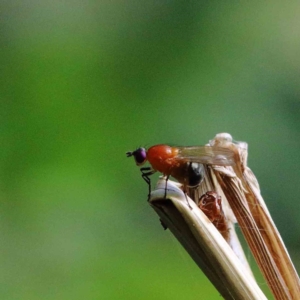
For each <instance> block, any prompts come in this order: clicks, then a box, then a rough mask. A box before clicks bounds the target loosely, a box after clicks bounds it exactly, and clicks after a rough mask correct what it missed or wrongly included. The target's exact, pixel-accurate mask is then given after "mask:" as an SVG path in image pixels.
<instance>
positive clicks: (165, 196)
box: [164, 175, 170, 199]
mask: <svg viewBox="0 0 300 300" xmlns="http://www.w3.org/2000/svg"><path fill="white" fill-rule="evenodd" d="M169 177H170V175H168V176H167V177H166V186H165V195H164V199H166V198H167V188H168V180H169Z"/></svg>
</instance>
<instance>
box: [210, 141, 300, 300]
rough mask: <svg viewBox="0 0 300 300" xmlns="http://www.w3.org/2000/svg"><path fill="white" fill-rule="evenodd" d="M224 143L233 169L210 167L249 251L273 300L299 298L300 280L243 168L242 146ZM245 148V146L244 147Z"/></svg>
mask: <svg viewBox="0 0 300 300" xmlns="http://www.w3.org/2000/svg"><path fill="white" fill-rule="evenodd" d="M241 144H242V145H243V147H241V145H239V144H233V143H227V145H226V146H227V147H226V148H227V149H231V150H232V151H233V152H234V153H235V161H236V165H235V166H233V167H218V166H212V167H211V168H212V172H213V173H214V175H215V176H216V178H217V180H218V183H219V184H220V186H221V188H222V190H223V192H224V194H225V196H226V198H227V200H228V202H229V204H230V207H231V209H232V210H233V212H234V215H235V217H236V219H237V221H238V223H239V226H240V228H241V230H242V232H243V235H244V237H245V239H246V241H247V242H248V245H249V247H250V249H251V252H252V254H253V256H254V258H255V260H256V262H257V264H258V266H259V268H260V269H261V271H262V273H263V275H264V277H265V279H266V281H267V283H268V285H269V287H270V289H271V291H272V293H273V295H274V297H275V298H276V299H280V300H283V299H288V300H290V299H293V300H294V299H300V281H299V277H298V274H297V272H296V270H295V268H294V266H293V263H292V261H291V259H290V257H289V254H288V252H287V249H286V247H285V245H284V243H283V241H282V239H281V237H280V234H279V232H278V230H277V228H276V226H275V224H274V222H273V220H272V218H271V216H270V213H269V211H268V209H267V207H266V205H265V202H264V200H263V198H262V197H261V194H260V189H259V185H258V182H257V180H256V178H255V176H254V174H253V173H252V171H251V170H250V169H249V168H248V167H247V164H246V159H247V148H246V147H245V145H246V144H245V143H241ZM246 146H247V145H246Z"/></svg>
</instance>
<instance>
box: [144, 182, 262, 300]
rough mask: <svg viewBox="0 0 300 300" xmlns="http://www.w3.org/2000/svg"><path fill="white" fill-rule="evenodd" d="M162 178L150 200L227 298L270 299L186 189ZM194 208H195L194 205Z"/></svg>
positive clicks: (242, 299) (163, 220)
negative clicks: (190, 197)
mask: <svg viewBox="0 0 300 300" xmlns="http://www.w3.org/2000/svg"><path fill="white" fill-rule="evenodd" d="M165 186H166V183H165V180H164V179H161V180H160V181H159V183H158V187H157V189H156V190H155V191H153V192H152V193H151V199H150V204H151V206H152V207H153V208H154V210H155V211H156V212H157V213H158V215H159V216H160V218H161V220H162V222H163V223H164V224H165V225H166V226H167V227H168V228H169V229H170V230H171V232H172V233H173V234H174V235H175V237H176V238H177V239H178V240H179V242H180V243H181V244H182V245H183V247H184V248H185V249H186V250H187V252H188V253H189V254H190V255H191V257H192V258H193V259H194V261H195V262H196V263H197V264H198V266H199V267H200V268H201V269H202V271H203V272H204V273H205V274H206V276H207V277H208V278H209V279H210V281H211V282H212V283H213V284H214V285H215V287H216V288H217V289H218V291H219V292H220V293H221V295H222V296H223V297H224V299H235V300H245V299H249V300H250V299H251V300H253V299H257V300H258V299H264V300H265V299H266V297H265V296H264V294H263V293H262V292H261V290H260V288H259V287H258V285H257V283H256V282H255V280H254V278H253V277H252V275H251V274H250V272H248V271H247V269H246V268H245V267H244V266H243V264H242V263H241V262H240V260H239V259H238V258H237V256H236V255H235V253H234V252H233V251H232V249H231V248H230V246H229V245H228V244H227V242H226V241H225V240H224V238H223V237H222V236H221V234H220V233H219V232H218V231H217V229H216V228H215V227H214V226H213V224H212V223H211V221H209V220H208V218H207V217H206V216H205V215H204V214H203V213H202V211H201V210H200V209H199V208H198V207H197V206H196V204H195V203H194V202H193V201H192V200H191V199H189V205H188V204H187V199H186V197H185V195H184V194H183V192H182V191H181V190H180V189H179V188H178V187H177V186H176V185H174V184H173V183H172V182H171V181H168V183H167V195H166V197H165ZM191 208H192V209H191Z"/></svg>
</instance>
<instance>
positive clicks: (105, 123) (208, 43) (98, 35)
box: [0, 0, 300, 300]
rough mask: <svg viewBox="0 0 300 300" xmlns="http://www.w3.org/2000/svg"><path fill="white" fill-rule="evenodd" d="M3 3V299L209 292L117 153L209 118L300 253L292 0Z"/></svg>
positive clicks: (299, 66) (205, 134)
mask: <svg viewBox="0 0 300 300" xmlns="http://www.w3.org/2000/svg"><path fill="white" fill-rule="evenodd" d="M0 5H1V21H0V22H1V31H0V46H1V47H0V53H1V55H0V72H1V76H0V82H1V90H0V97H1V98H0V99H1V109H0V116H1V127H0V129H1V135H0V139H1V147H0V161H1V165H0V187H1V190H0V191H1V201H0V226H1V227H0V251H1V254H0V260H1V263H0V265H1V268H0V282H1V284H0V298H1V299H7V300H19V299H22V300H23V299H30V300H35V299H38V300H40V299H43V300H48V299H49V300H52V299H53V300H54V299H55V300H57V299H62V300H64V299H72V300H75V299H92V300H93V299H101V300H102V299H103V300H106V299H151V300H152V299H170V300H171V299H172V300H173V299H174V300H176V299H178V300H179V299H185V300H189V299H220V296H219V294H218V292H217V291H216V290H215V289H214V288H213V286H212V285H211V284H210V283H209V281H208V280H207V279H206V278H205V277H204V276H203V274H202V273H201V271H199V269H197V267H196V265H195V264H194V263H193V261H192V260H191V259H190V258H189V257H188V256H187V255H186V254H185V252H184V251H183V250H182V249H181V246H180V245H178V243H177V241H175V239H174V238H173V237H172V236H171V234H170V233H169V232H168V231H163V230H162V227H161V225H160V223H159V221H158V217H157V216H156V214H155V213H154V211H153V210H152V209H151V208H150V207H149V205H148V204H147V202H146V198H147V186H146V184H145V182H144V181H143V180H142V179H141V177H140V173H139V170H138V168H137V167H136V166H135V165H134V162H133V160H132V159H127V158H126V156H125V152H126V151H129V150H134V149H135V148H136V147H137V146H146V147H147V146H151V145H153V144H157V143H170V144H173V145H174V144H175V145H202V144H204V143H207V142H208V140H209V139H211V138H213V137H214V136H215V134H216V133H219V132H229V133H231V134H232V135H233V137H234V138H235V139H236V140H244V141H247V142H248V143H249V166H250V167H251V168H252V170H253V171H254V173H255V174H256V176H257V178H258V180H259V182H260V185H261V189H262V194H263V196H264V198H265V201H266V203H267V205H268V207H269V209H270V211H271V214H272V215H273V218H274V220H275V223H276V224H277V226H278V228H279V231H280V232H281V234H282V237H283V239H284V241H285V242H286V245H287V247H288V249H289V251H290V254H291V257H292V259H293V261H294V263H295V265H296V268H297V269H298V270H299V269H300V239H299V236H300V219H299V211H300V201H299V199H298V198H299V197H298V195H300V185H299V180H300V175H299V165H300V154H299V150H300V139H299V137H300V134H299V129H300V116H299V112H300V84H299V79H300V78H299V76H300V55H299V53H300V18H299V14H300V3H299V1H289V2H283V1H254V2H253V1H251V2H245V3H241V2H238V1H162V0H157V1H153V0H151V1H133V0H129V1H107V0H104V1H92V0H90V1H57V0H54V1H53V0H52V1H37V0H30V1H28V0H25V1H20V0H17V1H5V0H3V1H1V4H0ZM251 265H252V266H253V267H254V268H255V263H254V262H253V261H252V262H251ZM258 276H259V275H258ZM258 278H259V279H258V281H259V284H260V286H261V287H262V288H263V289H264V291H266V290H267V288H266V284H265V282H264V280H263V279H262V278H261V277H258ZM267 295H268V297H270V298H271V296H270V294H269V293H268V292H267Z"/></svg>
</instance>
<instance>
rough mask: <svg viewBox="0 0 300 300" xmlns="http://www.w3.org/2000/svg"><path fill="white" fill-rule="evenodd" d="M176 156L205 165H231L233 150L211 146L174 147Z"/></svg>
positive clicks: (232, 163) (233, 161) (232, 162)
mask: <svg viewBox="0 0 300 300" xmlns="http://www.w3.org/2000/svg"><path fill="white" fill-rule="evenodd" d="M176 148H177V149H178V150H179V151H178V155H177V156H176V158H177V159H178V158H179V159H184V160H187V161H190V162H197V163H200V164H207V165H218V166H233V165H235V160H234V152H233V151H231V150H230V149H228V148H222V147H211V146H191V147H176Z"/></svg>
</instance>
